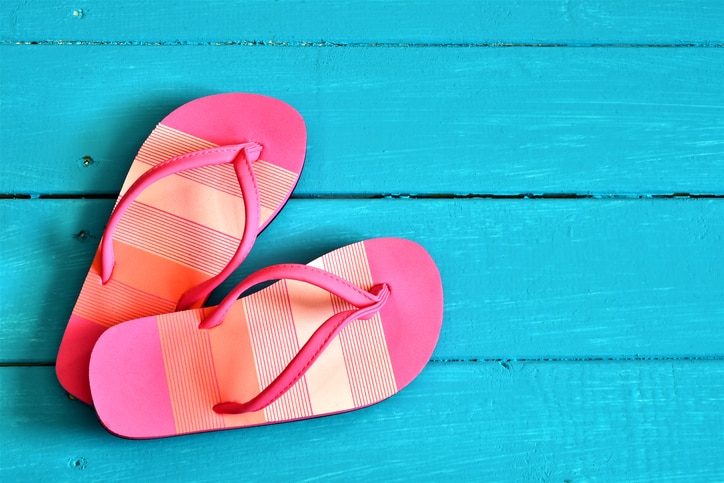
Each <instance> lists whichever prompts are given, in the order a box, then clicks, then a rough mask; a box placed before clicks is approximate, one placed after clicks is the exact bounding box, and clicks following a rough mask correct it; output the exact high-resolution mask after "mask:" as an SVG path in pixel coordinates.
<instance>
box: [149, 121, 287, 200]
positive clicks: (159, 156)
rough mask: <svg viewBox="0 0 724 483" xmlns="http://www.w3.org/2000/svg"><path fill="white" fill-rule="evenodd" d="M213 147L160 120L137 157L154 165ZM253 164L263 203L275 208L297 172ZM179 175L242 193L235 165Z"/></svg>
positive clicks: (202, 169) (258, 162)
mask: <svg viewBox="0 0 724 483" xmlns="http://www.w3.org/2000/svg"><path fill="white" fill-rule="evenodd" d="M213 147H217V145H216V144H213V143H210V142H207V141H204V140H203V139H199V138H197V137H194V136H191V135H188V134H186V133H182V132H180V131H177V130H175V129H172V128H169V127H167V126H164V125H163V124H159V125H158V126H157V127H156V129H154V130H153V132H152V133H151V135H150V136H149V138H148V139H147V140H146V142H145V143H144V144H143V146H142V147H141V149H140V150H139V153H138V155H137V156H136V160H137V161H139V162H141V163H144V164H148V165H150V166H153V165H156V164H158V163H160V162H162V161H164V160H166V159H168V158H171V157H173V156H178V155H179V154H183V153H188V152H191V151H198V150H201V149H209V148H213ZM253 166H254V173H255V174H256V178H257V182H258V185H259V186H258V187H259V198H260V203H261V204H262V205H263V206H264V207H266V208H268V209H271V210H272V211H276V210H277V209H278V208H279V206H281V205H282V203H283V202H284V200H286V198H287V197H288V195H289V193H290V192H291V190H292V189H293V188H294V185H295V184H296V182H297V177H298V176H297V174H296V173H294V172H292V171H289V170H286V169H284V168H282V167H280V166H277V165H275V164H273V163H270V162H267V161H263V160H258V161H256V162H255V163H254V165H253ZM178 176H181V177H184V178H187V179H191V180H193V181H196V182H198V183H201V184H203V185H206V186H210V187H212V188H214V189H218V190H220V191H222V192H224V193H227V194H230V195H233V196H237V197H241V190H240V189H239V182H238V181H237V179H236V173H235V172H234V168H233V166H232V165H229V164H225V165H219V166H206V167H203V168H196V169H192V170H189V171H185V172H182V173H179V174H178Z"/></svg>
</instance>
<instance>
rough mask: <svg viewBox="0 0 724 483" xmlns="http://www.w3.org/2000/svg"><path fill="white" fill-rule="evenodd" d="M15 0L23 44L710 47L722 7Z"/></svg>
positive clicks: (667, 1) (10, 35) (559, 0)
mask: <svg viewBox="0 0 724 483" xmlns="http://www.w3.org/2000/svg"><path fill="white" fill-rule="evenodd" d="M155 7H156V2H149V1H148V0H124V1H120V0H111V1H109V0H106V1H103V2H90V1H68V0H60V1H58V0H44V1H35V2H27V1H23V0H6V1H5V2H3V7H2V9H3V10H4V15H2V16H0V37H1V38H2V39H4V40H20V41H45V40H65V41H76V40H86V41H102V42H118V41H120V42H167V43H168V42H171V43H172V42H244V41H246V42H262V43H269V42H275V43H279V42H281V43H289V42H291V43H300V42H303V43H308V42H312V43H325V44H340V43H343V44H344V43H380V42H384V43H423V44H429V43H443V44H450V43H452V44H461V43H464V44H469V43H486V44H487V43H525V44H530V43H535V44H538V43H549V44H550V43H553V44H591V43H612V44H621V43H626V44H631V43H639V44H660V43H667V44H692V43H693V44H705V45H706V44H711V43H722V42H724V28H722V22H721V20H722V18H724V6H723V5H722V4H721V2H717V1H707V2H691V1H686V0H658V1H655V2H654V1H640V2H628V1H626V0H586V1H583V0H545V1H532V2H531V1H528V2H511V1H508V0H486V1H484V2H476V1H469V0H449V1H445V2H440V1H430V0H424V1H410V0H407V1H379V0H378V1H361V0H357V1H346V2H338V1H331V0H326V1H314V2H299V1H294V0H286V1H277V2H267V1H263V0H255V1H249V0H247V1H244V2H234V1H229V0H212V1H203V2H202V1H190V2H164V5H163V8H155Z"/></svg>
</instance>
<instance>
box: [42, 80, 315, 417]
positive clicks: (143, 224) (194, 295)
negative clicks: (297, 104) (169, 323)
mask: <svg viewBox="0 0 724 483" xmlns="http://www.w3.org/2000/svg"><path fill="white" fill-rule="evenodd" d="M305 150H306V129H305V126H304V121H303V120H302V117H301V116H300V115H299V113H298V112H297V111H295V110H294V109H293V108H292V107H291V106H289V105H287V104H285V103H283V102H281V101H279V100H276V99H272V98H270V97H265V96H260V95H255V94H240V93H232V94H219V95H214V96H209V97H203V98H200V99H196V100H194V101H192V102H189V103H188V104H185V105H183V106H181V107H179V108H178V109H176V110H175V111H173V112H172V113H171V114H169V115H168V116H167V117H166V118H165V119H164V120H162V121H161V123H159V125H158V126H157V127H156V128H155V129H154V130H153V132H152V133H151V135H150V136H149V138H148V139H147V140H146V141H145V142H144V143H143V146H141V149H140V151H139V152H138V155H137V156H136V158H135V160H134V162H133V164H132V165H131V167H130V171H129V173H128V176H127V178H126V180H125V183H124V185H123V188H122V190H121V195H120V197H119V199H118V201H117V203H116V207H115V209H114V211H113V214H112V215H111V218H110V220H109V222H108V225H107V227H106V230H105V232H104V234H103V239H102V241H101V244H100V246H99V248H98V252H97V253H96V257H95V259H94V261H93V264H92V266H91V268H90V271H89V273H88V275H87V277H86V280H85V283H84V285H83V288H82V290H81V293H80V295H79V297H78V300H77V302H76V305H75V308H74V309H73V313H72V315H71V317H70V321H69V322H68V325H67V327H66V330H65V334H64V336H63V340H62V342H61V345H60V349H59V352H58V359H57V363H56V373H57V376H58V380H59V381H60V383H61V385H62V386H63V387H64V388H65V389H66V390H67V391H68V392H69V393H70V394H71V395H73V396H75V397H76V398H78V399H80V400H81V401H84V402H86V403H91V402H92V400H91V393H90V387H89V385H88V363H89V361H90V354H91V350H92V348H93V345H94V344H95V342H96V340H97V339H98V337H99V336H100V335H101V334H102V333H103V332H104V331H105V330H106V329H108V328H109V327H111V326H113V325H115V324H117V323H119V322H123V321H126V320H130V319H135V318H138V317H145V316H149V315H156V314H162V313H166V312H172V311H174V310H182V309H187V308H191V307H200V306H201V305H203V303H204V302H205V301H206V298H207V297H208V296H209V294H210V293H211V291H212V290H213V289H214V288H215V287H217V286H218V285H219V284H220V283H221V282H223V281H224V280H225V279H226V278H227V277H228V275H229V274H230V273H231V272H233V270H234V269H235V268H236V267H237V266H238V265H239V264H240V263H241V262H242V261H243V260H244V258H245V257H246V255H247V254H248V253H249V250H251V247H252V245H253V244H254V241H255V239H256V236H257V235H258V233H259V232H260V231H261V230H263V229H264V228H265V227H266V225H267V224H268V223H269V222H270V221H271V220H272V218H274V216H276V214H277V213H278V212H279V210H280V209H281V208H282V207H283V206H284V204H285V203H286V201H287V199H288V198H289V196H290V195H291V192H292V190H293V189H294V187H295V186H296V183H297V180H298V179H299V175H300V173H301V170H302V165H303V163H304V155H305Z"/></svg>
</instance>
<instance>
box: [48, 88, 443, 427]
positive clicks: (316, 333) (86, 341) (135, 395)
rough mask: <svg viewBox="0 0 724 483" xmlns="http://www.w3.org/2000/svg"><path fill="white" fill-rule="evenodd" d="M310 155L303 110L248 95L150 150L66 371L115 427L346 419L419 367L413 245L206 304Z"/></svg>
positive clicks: (332, 259) (273, 273)
mask: <svg viewBox="0 0 724 483" xmlns="http://www.w3.org/2000/svg"><path fill="white" fill-rule="evenodd" d="M305 150H306V129H305V125H304V121H303V120H302V118H301V116H300V115H299V113H298V112H296V111H295V110H294V109H293V108H292V107H290V106H289V105H287V104H285V103H283V102H281V101H279V100H276V99H272V98H269V97H265V96H259V95H253V94H238V93H234V94H220V95H215V96H209V97H204V98H200V99H197V100H195V101H192V102H190V103H188V104H185V105H183V106H181V107H180V108H178V109H177V110H175V111H174V112H172V113H171V114H170V115H168V116H167V117H166V118H165V119H164V120H163V121H161V123H160V124H159V125H158V126H157V127H156V128H155V129H154V131H153V132H152V133H151V135H150V136H149V138H148V139H147V140H146V141H145V142H144V144H143V146H142V147H141V149H140V151H139V153H138V155H137V156H136V158H135V161H134V162H133V164H132V166H131V168H130V172H129V174H128V177H127V178H126V181H125V183H124V185H123V188H122V190H121V195H120V197H119V199H118V201H117V203H116V206H115V208H114V211H113V213H112V215H111V217H110V220H109V222H108V224H107V227H106V230H105V232H104V235H103V238H102V240H101V244H100V246H99V248H98V251H97V253H96V256H95V259H94V261H93V263H92V265H91V268H90V271H89V273H88V275H87V277H86V279H85V282H84V284H83V287H82V289H81V293H80V295H79V297H78V300H77V302H76V305H75V307H74V309H73V312H72V315H71V317H70V321H69V323H68V326H67V328H66V331H65V334H64V336H63V340H62V342H61V346H60V350H59V352H58V359H57V363H56V372H57V375H58V379H59V381H60V383H61V385H62V386H63V387H64V388H65V389H66V390H67V391H68V392H69V393H70V394H71V395H72V396H74V397H75V398H77V399H80V400H81V401H84V402H86V403H88V404H93V405H94V407H95V409H96V411H97V413H98V416H99V418H100V420H101V422H102V423H103V425H104V426H105V427H106V428H107V429H108V430H109V431H110V432H112V433H114V434H117V435H119V436H123V437H128V438H156V437H165V436H173V435H179V434H186V433H195V432H202V431H211V430H219V429H225V428H239V427H246V426H255V425H262V424H270V423H276V422H283V421H293V420H298V419H305V418H310V417H316V416H322V415H328V414H335V413H339V412H345V411H350V410H353V409H358V408H361V407H365V406H368V405H370V404H374V403H376V402H379V401H381V400H383V399H385V398H387V397H389V396H391V395H393V394H395V393H396V392H398V391H399V390H401V389H402V388H403V387H405V386H406V385H407V384H409V383H410V382H411V381H412V380H413V379H414V378H415V377H416V376H417V374H419V372H420V371H421V370H422V368H423V367H424V366H425V364H426V363H427V361H428V360H429V358H430V355H431V354H432V351H433V349H434V347H435V344H436V342H437V339H438V336H439V333H440V326H441V322H442V288H441V282H440V276H439V273H438V270H437V267H436V266H435V264H434V262H433V261H432V259H431V258H430V256H429V255H428V253H427V252H426V251H425V250H424V248H422V247H421V246H420V245H418V244H416V243H414V242H412V241H409V240H404V239H399V238H378V239H370V240H364V241H361V242H358V243H355V244H352V245H349V246H346V247H342V248H339V249H337V250H334V251H332V252H330V253H327V254H326V255H324V256H322V257H320V258H318V259H316V260H314V261H312V262H311V263H309V264H308V265H297V264H284V265H275V266H271V267H267V268H265V269H262V270H260V271H258V272H256V273H254V274H252V275H250V276H249V277H247V278H246V279H244V280H243V281H242V282H241V283H240V284H239V285H238V286H237V287H236V288H234V289H233V290H232V291H231V292H230V293H229V294H228V295H227V296H226V297H225V298H224V299H223V301H222V302H221V303H220V304H219V305H217V306H215V307H204V304H205V302H206V300H207V298H208V296H209V295H210V293H211V292H212V290H213V289H214V288H216V287H217V286H218V285H219V284H220V283H221V282H223V281H224V280H225V279H226V278H227V277H228V276H229V275H230V274H231V273H232V272H233V271H234V269H236V268H237V267H238V266H239V264H240V263H241V262H242V261H243V260H244V259H245V257H246V256H247V255H248V253H249V251H250V250H251V248H252V246H253V244H254V241H255V239H256V237H257V235H258V234H259V233H260V232H261V231H262V230H263V229H264V228H265V227H266V226H267V225H268V223H269V222H270V221H271V220H272V219H273V218H274V217H275V216H276V214H277V213H278V212H279V211H280V210H281V209H282V207H283V206H284V204H285V203H286V201H287V200H288V198H289V196H290V195H291V192H292V190H293V189H294V187H295V186H296V183H297V180H298V178H299V176H300V173H301V170H302V165H303V163H304V157H305ZM268 282H274V283H272V284H270V285H267V286H266V287H265V288H262V289H261V290H258V291H256V292H252V293H248V292H249V291H250V289H253V288H254V287H255V286H257V285H259V284H262V283H268Z"/></svg>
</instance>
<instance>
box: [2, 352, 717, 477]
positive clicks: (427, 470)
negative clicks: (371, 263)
mask: <svg viewBox="0 0 724 483" xmlns="http://www.w3.org/2000/svg"><path fill="white" fill-rule="evenodd" d="M0 384H2V387H4V388H6V387H14V388H17V390H15V391H8V390H3V391H2V392H1V393H0V405H1V407H2V414H3V415H4V416H5V417H3V418H2V419H0V430H1V431H2V434H4V435H7V434H11V435H12V436H13V439H12V443H13V444H11V445H5V447H4V449H3V466H4V468H5V471H6V474H8V475H12V476H15V477H16V478H17V479H18V480H26V481H38V480H43V481H109V480H110V481H139V480H144V481H154V480H156V481H164V480H168V479H173V480H176V479H184V480H187V481H219V480H224V479H225V478H228V479H230V480H237V479H240V480H244V481H270V480H274V481H310V480H313V481H316V480H328V479H332V480H340V481H349V480H352V481H408V480H410V479H412V480H415V481H491V482H495V481H557V482H562V481H597V480H601V481H632V482H646V481H680V480H686V481H719V480H721V475H722V473H723V472H724V459H722V458H721V446H722V444H724V435H723V433H721V432H719V433H714V431H713V428H717V427H718V428H721V427H722V425H723V424H724V361H646V362H636V363H631V362H596V361H590V362H576V363H572V362H526V363H521V362H513V363H505V364H499V363H491V362H488V363H475V364H473V363H466V364H463V363H456V364H449V363H431V364H429V365H428V367H427V368H426V369H425V370H424V371H423V373H422V374H421V375H420V376H419V378H418V379H417V380H415V381H414V382H413V383H412V385H411V386H410V387H408V388H406V389H405V390H403V391H402V392H401V393H400V394H398V395H397V396H395V397H394V398H392V399H389V400H387V401H384V402H382V403H381V404H379V405H377V406H373V407H370V408H367V409H363V410H360V411H357V412H355V413H348V414H344V415H338V416H334V417H326V418H321V419H316V420H308V421H302V422H297V423H291V424H284V425H277V426H267V427H260V428H252V429H247V430H243V431H225V432H217V433H207V434H201V435H193V436H189V437H176V438H171V439H165V440H156V441H129V440H122V439H119V438H114V437H112V436H110V435H108V434H107V433H106V432H105V431H104V430H103V429H102V428H101V427H100V425H99V424H98V422H97V419H96V416H95V414H94V412H93V411H92V409H90V408H88V407H86V406H84V405H83V404H81V403H78V402H71V401H68V400H67V399H66V398H65V395H64V394H63V392H62V391H61V390H60V389H59V388H58V386H57V385H56V384H55V376H54V373H53V370H52V368H51V367H12V368H3V369H2V370H1V371H0ZM28 401H33V403H32V404H29V403H28ZM663 442H665V443H666V444H662V443H663ZM41 448H42V450H40V451H38V449H41Z"/></svg>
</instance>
